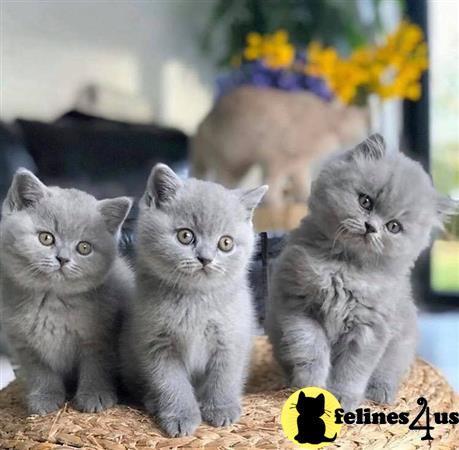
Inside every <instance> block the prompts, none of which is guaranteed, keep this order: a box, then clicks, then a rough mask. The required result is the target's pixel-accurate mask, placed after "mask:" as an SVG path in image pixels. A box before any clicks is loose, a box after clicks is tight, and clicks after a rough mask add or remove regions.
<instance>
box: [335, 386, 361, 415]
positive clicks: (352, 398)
mask: <svg viewBox="0 0 459 450" xmlns="http://www.w3.org/2000/svg"><path fill="white" fill-rule="evenodd" d="M328 390H329V391H330V392H332V393H333V394H334V396H335V397H336V398H337V399H338V401H339V402H340V404H341V407H342V408H343V409H344V411H354V410H355V409H356V408H357V407H358V406H360V404H361V403H362V397H361V396H360V395H358V394H352V393H347V392H341V391H336V390H333V389H332V388H330V389H328Z"/></svg>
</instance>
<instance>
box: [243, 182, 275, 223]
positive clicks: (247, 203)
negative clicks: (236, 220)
mask: <svg viewBox="0 0 459 450" xmlns="http://www.w3.org/2000/svg"><path fill="white" fill-rule="evenodd" d="M268 188H269V187H268V186H267V185H266V184H265V185H263V186H259V187H257V188H254V189H247V190H241V189H238V191H239V193H240V194H239V195H240V199H241V203H242V204H243V205H244V207H245V208H246V210H247V212H248V215H247V218H248V219H249V220H251V219H252V216H253V211H254V209H255V208H256V207H257V205H258V203H260V201H261V199H262V198H263V196H264V195H265V194H266V191H267V190H268Z"/></svg>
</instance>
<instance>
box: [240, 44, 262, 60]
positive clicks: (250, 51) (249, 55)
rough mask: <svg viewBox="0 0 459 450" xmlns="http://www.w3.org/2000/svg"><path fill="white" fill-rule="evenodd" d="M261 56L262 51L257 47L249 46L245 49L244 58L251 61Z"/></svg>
mask: <svg viewBox="0 0 459 450" xmlns="http://www.w3.org/2000/svg"><path fill="white" fill-rule="evenodd" d="M260 56H261V52H260V50H259V49H258V48H256V47H247V48H245V49H244V58H245V59H248V60H249V61H253V60H255V59H258V58H259V57H260Z"/></svg>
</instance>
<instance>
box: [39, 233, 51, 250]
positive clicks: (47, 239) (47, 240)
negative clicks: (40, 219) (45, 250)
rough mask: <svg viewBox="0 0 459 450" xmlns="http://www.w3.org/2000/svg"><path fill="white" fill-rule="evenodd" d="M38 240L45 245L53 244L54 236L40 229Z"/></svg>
mask: <svg viewBox="0 0 459 450" xmlns="http://www.w3.org/2000/svg"><path fill="white" fill-rule="evenodd" d="M38 240H39V241H40V244H42V245H46V246H47V247H49V246H51V245H53V244H54V242H55V239H54V236H53V235H52V234H51V233H48V232H47V231H42V232H41V233H39V235H38Z"/></svg>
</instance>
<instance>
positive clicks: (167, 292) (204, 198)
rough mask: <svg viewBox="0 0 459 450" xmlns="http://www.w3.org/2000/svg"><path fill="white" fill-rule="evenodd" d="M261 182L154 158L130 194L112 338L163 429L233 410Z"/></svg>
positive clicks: (244, 359) (225, 421) (180, 431)
mask: <svg viewBox="0 0 459 450" xmlns="http://www.w3.org/2000/svg"><path fill="white" fill-rule="evenodd" d="M266 190H267V187H266V186H262V187H259V188H256V189H253V190H249V191H243V190H228V189H225V188H224V187H223V186H220V185H218V184H215V183H210V182H205V181H199V180H196V179H187V180H185V181H181V180H180V179H179V178H178V177H177V176H176V174H175V173H174V172H173V171H172V170H171V169H170V168H169V167H167V166H165V165H163V164H158V165H156V166H155V167H154V168H153V170H152V172H151V175H150V177H149V180H148V183H147V187H146V192H145V195H144V197H143V199H142V200H141V202H140V216H139V221H138V242H137V264H136V275H137V288H138V292H137V297H136V302H135V304H133V305H132V311H131V315H130V318H129V322H128V324H127V327H126V331H125V333H124V337H123V339H122V345H123V348H122V355H123V356H122V359H123V362H124V377H125V382H126V384H127V385H128V386H130V387H132V386H134V385H137V386H139V387H140V389H141V396H142V400H143V402H144V405H145V407H146V409H147V410H148V411H149V412H150V413H151V414H153V415H155V416H156V418H157V421H158V423H159V425H160V426H161V427H162V428H163V429H164V431H165V432H166V433H167V434H169V435H171V436H183V435H187V434H191V433H193V431H194V430H195V429H196V427H197V426H198V425H199V424H200V423H201V420H202V419H204V420H205V421H206V422H208V423H210V424H211V425H214V426H225V425H229V424H231V423H233V422H234V421H236V420H237V419H238V418H239V416H240V396H241V391H242V389H243V384H244V380H245V378H246V372H247V365H248V360H249V353H250V348H251V335H252V331H253V325H254V323H253V312H252V304H251V293H250V291H249V288H248V285H247V266H248V263H249V260H250V256H251V254H252V250H253V246H254V233H253V230H252V220H251V219H252V213H253V210H254V208H255V207H256V205H257V204H258V202H259V201H260V200H261V198H262V196H263V195H264V193H265V192H266Z"/></svg>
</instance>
